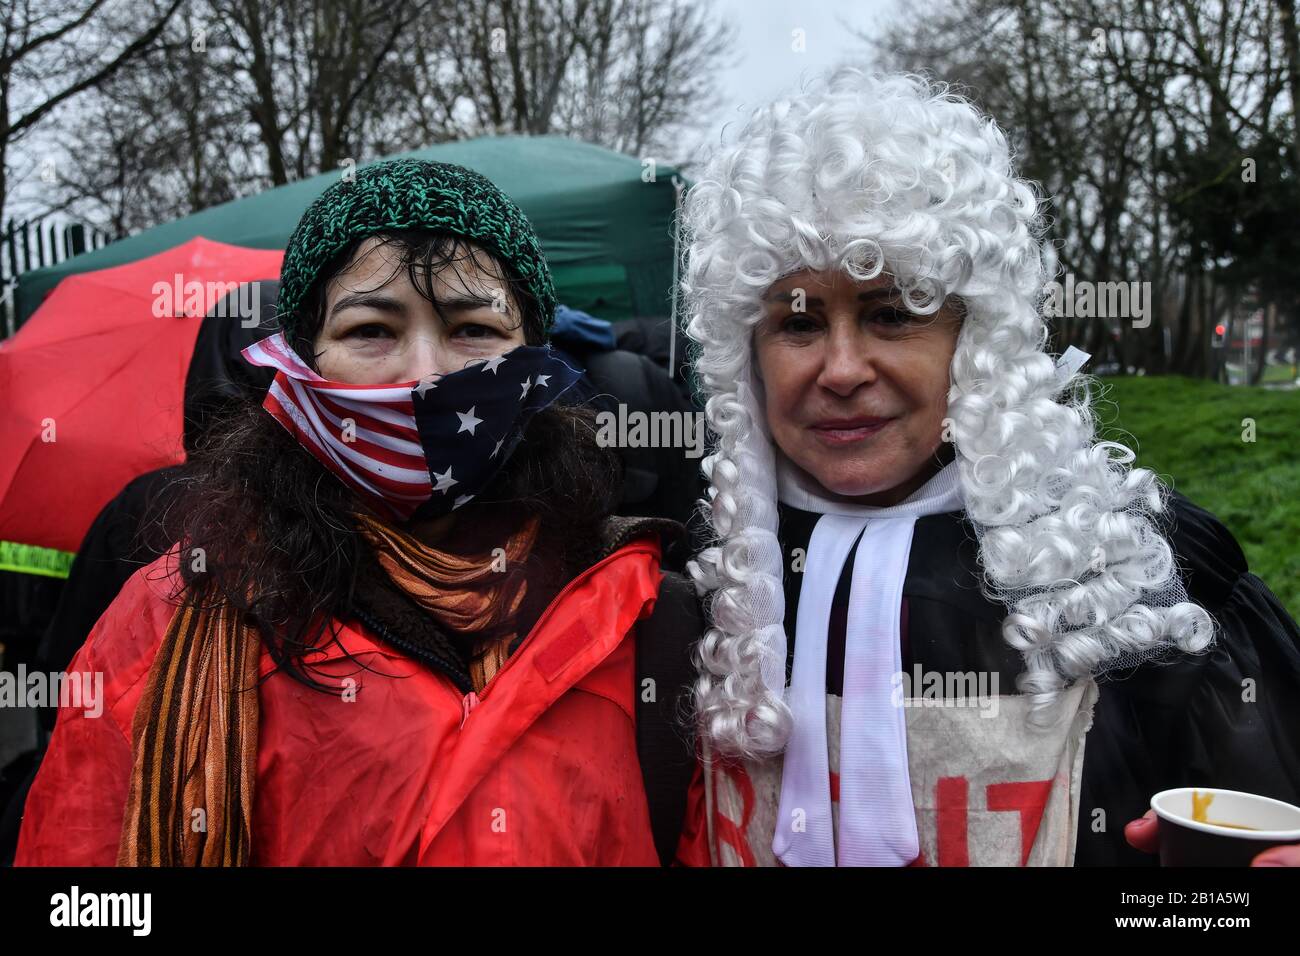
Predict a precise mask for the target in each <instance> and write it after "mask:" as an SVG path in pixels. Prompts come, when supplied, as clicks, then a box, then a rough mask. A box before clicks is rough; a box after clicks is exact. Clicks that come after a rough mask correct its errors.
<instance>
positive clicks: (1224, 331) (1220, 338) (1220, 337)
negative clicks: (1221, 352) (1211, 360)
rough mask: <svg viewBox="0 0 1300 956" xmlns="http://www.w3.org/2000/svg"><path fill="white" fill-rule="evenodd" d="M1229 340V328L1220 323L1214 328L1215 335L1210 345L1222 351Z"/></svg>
mask: <svg viewBox="0 0 1300 956" xmlns="http://www.w3.org/2000/svg"><path fill="white" fill-rule="evenodd" d="M1227 338H1228V327H1227V326H1226V325H1224V324H1223V323H1222V322H1220V323H1219V324H1218V325H1216V326H1215V327H1214V335H1213V336H1211V338H1210V345H1211V347H1213V348H1216V349H1221V348H1223V345H1224V343H1225V342H1226V341H1227Z"/></svg>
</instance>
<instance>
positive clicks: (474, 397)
mask: <svg viewBox="0 0 1300 956" xmlns="http://www.w3.org/2000/svg"><path fill="white" fill-rule="evenodd" d="M241 354H242V355H243V356H244V358H245V359H246V360H247V361H249V362H251V363H252V364H253V365H259V366H266V367H269V368H274V369H275V370H276V375H275V380H274V381H273V382H272V383H271V387H270V389H269V390H268V391H267V394H266V400H265V401H264V402H263V403H262V407H263V408H265V409H266V410H267V411H268V412H270V413H271V415H272V416H273V417H274V418H275V420H276V421H278V422H279V423H280V424H281V425H283V426H284V427H285V428H286V429H288V430H289V432H290V434H292V435H293V436H294V437H295V438H297V439H298V441H299V442H300V443H301V444H302V445H303V447H304V448H306V449H307V450H308V451H310V452H311V453H312V454H313V455H315V456H316V458H317V459H318V460H319V461H320V463H321V464H322V465H324V466H325V468H326V469H328V470H329V471H330V472H331V473H333V474H334V475H335V476H337V477H338V478H339V479H340V480H341V481H342V482H343V483H344V484H345V485H347V486H348V487H349V488H351V489H352V490H353V491H354V492H355V493H356V494H357V496H358V497H360V498H362V499H363V500H364V501H365V502H366V503H367V504H369V505H370V506H371V507H372V508H373V509H374V510H375V511H377V512H378V513H379V514H381V515H384V516H386V517H388V518H390V519H394V520H397V521H403V522H404V521H407V520H409V519H410V518H411V517H412V516H414V515H415V514H416V512H417V511H418V512H419V514H420V516H421V517H437V516H439V515H443V514H446V513H448V512H450V511H453V510H455V509H456V508H459V507H460V506H461V505H464V504H467V503H469V502H470V501H472V500H473V499H474V497H475V496H476V495H478V494H479V493H480V492H482V491H483V489H484V488H486V487H487V485H488V483H489V482H491V480H492V478H493V477H494V476H495V475H496V473H497V472H498V471H500V469H501V466H502V465H503V464H504V463H505V462H506V460H507V459H508V458H509V457H510V455H511V453H513V452H514V450H515V446H516V445H518V444H519V440H520V438H521V436H522V435H523V431H524V428H525V426H527V424H528V421H529V419H531V418H532V417H533V415H534V414H536V413H537V412H539V411H541V410H542V409H543V408H545V407H546V406H548V405H550V404H551V403H552V402H554V401H555V400H556V399H557V398H559V397H560V395H562V394H563V393H564V392H565V391H567V390H568V389H569V388H571V387H572V386H573V384H574V383H575V382H577V381H578V379H579V377H580V376H581V374H582V373H581V372H578V371H576V370H575V369H573V368H570V367H569V366H568V365H566V364H565V363H564V362H562V361H560V359H559V358H557V357H556V356H555V353H554V352H552V351H551V349H550V348H549V347H537V346H528V345H521V346H519V347H518V348H516V349H514V350H512V351H510V352H506V353H505V354H504V355H498V356H495V357H494V358H491V359H489V360H487V361H486V362H481V363H478V364H475V365H471V366H469V367H468V368H464V369H461V370H459V371H456V372H452V373H450V374H448V375H443V376H441V377H436V378H435V377H432V376H431V377H430V378H428V379H423V380H420V381H418V382H403V383H401V384H396V385H352V384H349V383H346V382H331V381H329V380H327V379H324V378H322V377H321V376H320V375H318V374H317V373H316V372H315V371H313V370H312V369H311V367H310V366H308V365H307V364H306V363H305V362H303V360H302V359H301V358H300V357H299V355H298V353H296V352H295V351H294V350H293V349H292V348H291V347H290V346H289V343H288V342H287V341H286V340H285V337H284V333H282V332H279V333H276V334H275V335H272V336H271V337H270V338H267V339H263V340H262V341H260V342H256V343H254V344H253V345H250V346H249V347H248V348H246V349H244V350H243V352H242V353H241Z"/></svg>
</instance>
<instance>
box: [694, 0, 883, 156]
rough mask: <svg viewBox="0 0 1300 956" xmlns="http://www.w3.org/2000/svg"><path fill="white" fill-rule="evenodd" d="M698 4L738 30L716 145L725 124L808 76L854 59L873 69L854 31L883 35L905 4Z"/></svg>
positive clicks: (875, 0)
mask: <svg viewBox="0 0 1300 956" xmlns="http://www.w3.org/2000/svg"><path fill="white" fill-rule="evenodd" d="M700 2H701V3H704V4H706V5H708V6H710V7H713V8H715V9H716V10H717V12H718V15H719V16H723V17H726V19H728V20H729V21H730V22H731V23H732V24H733V25H734V26H735V28H736V42H735V44H734V57H735V60H736V62H735V65H734V66H732V67H731V68H729V69H727V70H726V71H724V72H723V73H722V74H721V75H720V77H719V79H720V86H721V92H722V98H723V102H722V106H721V107H720V109H719V111H718V116H717V117H716V120H715V121H714V122H713V123H711V125H710V128H709V129H708V131H707V132H706V133H705V135H704V137H703V138H704V139H705V140H706V141H709V142H717V139H718V136H719V134H720V133H721V131H722V128H723V126H724V125H725V124H726V123H728V122H734V121H742V120H743V119H744V118H745V117H746V116H748V114H749V113H750V111H752V110H753V108H754V107H755V106H758V105H760V104H762V103H764V102H766V101H768V100H771V99H773V98H775V97H776V96H778V95H779V94H781V93H783V92H786V91H789V90H791V89H794V88H796V87H797V86H798V85H799V83H800V82H801V80H802V79H803V78H805V77H806V76H813V75H815V74H817V73H821V72H823V71H825V70H828V69H830V68H832V67H835V66H837V65H839V64H840V63H842V62H845V61H847V60H850V59H852V60H853V61H854V62H856V63H859V64H861V65H863V66H869V65H870V64H869V62H868V61H867V58H866V57H865V55H864V54H865V53H866V44H865V43H864V42H863V41H862V40H860V39H858V38H857V37H856V36H854V35H853V34H852V33H850V32H849V31H850V29H851V30H854V31H858V32H861V33H866V34H868V35H872V36H877V35H880V34H881V32H882V31H883V29H884V26H885V24H886V23H887V22H888V21H890V20H892V19H893V16H894V11H895V10H896V9H897V8H898V6H899V3H900V2H903V0H700ZM795 30H802V31H803V34H802V40H803V50H802V51H797V50H795V49H794V46H795V38H796V37H795V33H794V31H795ZM692 152H693V150H692ZM686 155H690V154H689V153H688V154H686ZM682 158H685V156H683V157H682Z"/></svg>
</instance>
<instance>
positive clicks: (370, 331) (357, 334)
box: [347, 322, 393, 339]
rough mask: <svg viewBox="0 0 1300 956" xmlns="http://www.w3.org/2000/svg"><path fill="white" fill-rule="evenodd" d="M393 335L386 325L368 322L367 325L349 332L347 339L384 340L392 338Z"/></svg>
mask: <svg viewBox="0 0 1300 956" xmlns="http://www.w3.org/2000/svg"><path fill="white" fill-rule="evenodd" d="M392 337H393V333H392V331H391V330H390V329H389V328H388V326H386V325H378V324H376V323H373V322H367V323H366V324H365V325H357V326H354V327H353V328H351V329H349V330H348V333H347V338H356V339H384V338H392Z"/></svg>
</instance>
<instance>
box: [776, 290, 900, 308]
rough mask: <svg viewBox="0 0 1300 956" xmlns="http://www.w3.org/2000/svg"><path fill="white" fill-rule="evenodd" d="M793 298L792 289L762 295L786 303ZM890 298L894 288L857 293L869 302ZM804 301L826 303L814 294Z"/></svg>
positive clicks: (807, 302)
mask: <svg viewBox="0 0 1300 956" xmlns="http://www.w3.org/2000/svg"><path fill="white" fill-rule="evenodd" d="M794 298H795V294H794V292H793V291H791V292H778V293H776V294H775V295H771V296H768V295H765V296H763V300H764V301H765V302H781V303H788V302H793V301H794ZM892 298H894V290H893V289H871V290H868V291H867V292H859V293H858V301H859V302H870V301H871V300H872V299H892ZM804 302H805V303H806V304H807V305H825V304H826V303H825V302H823V301H822V300H821V299H819V298H818V297H817V296H815V295H810V296H806V297H805V298H804Z"/></svg>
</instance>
